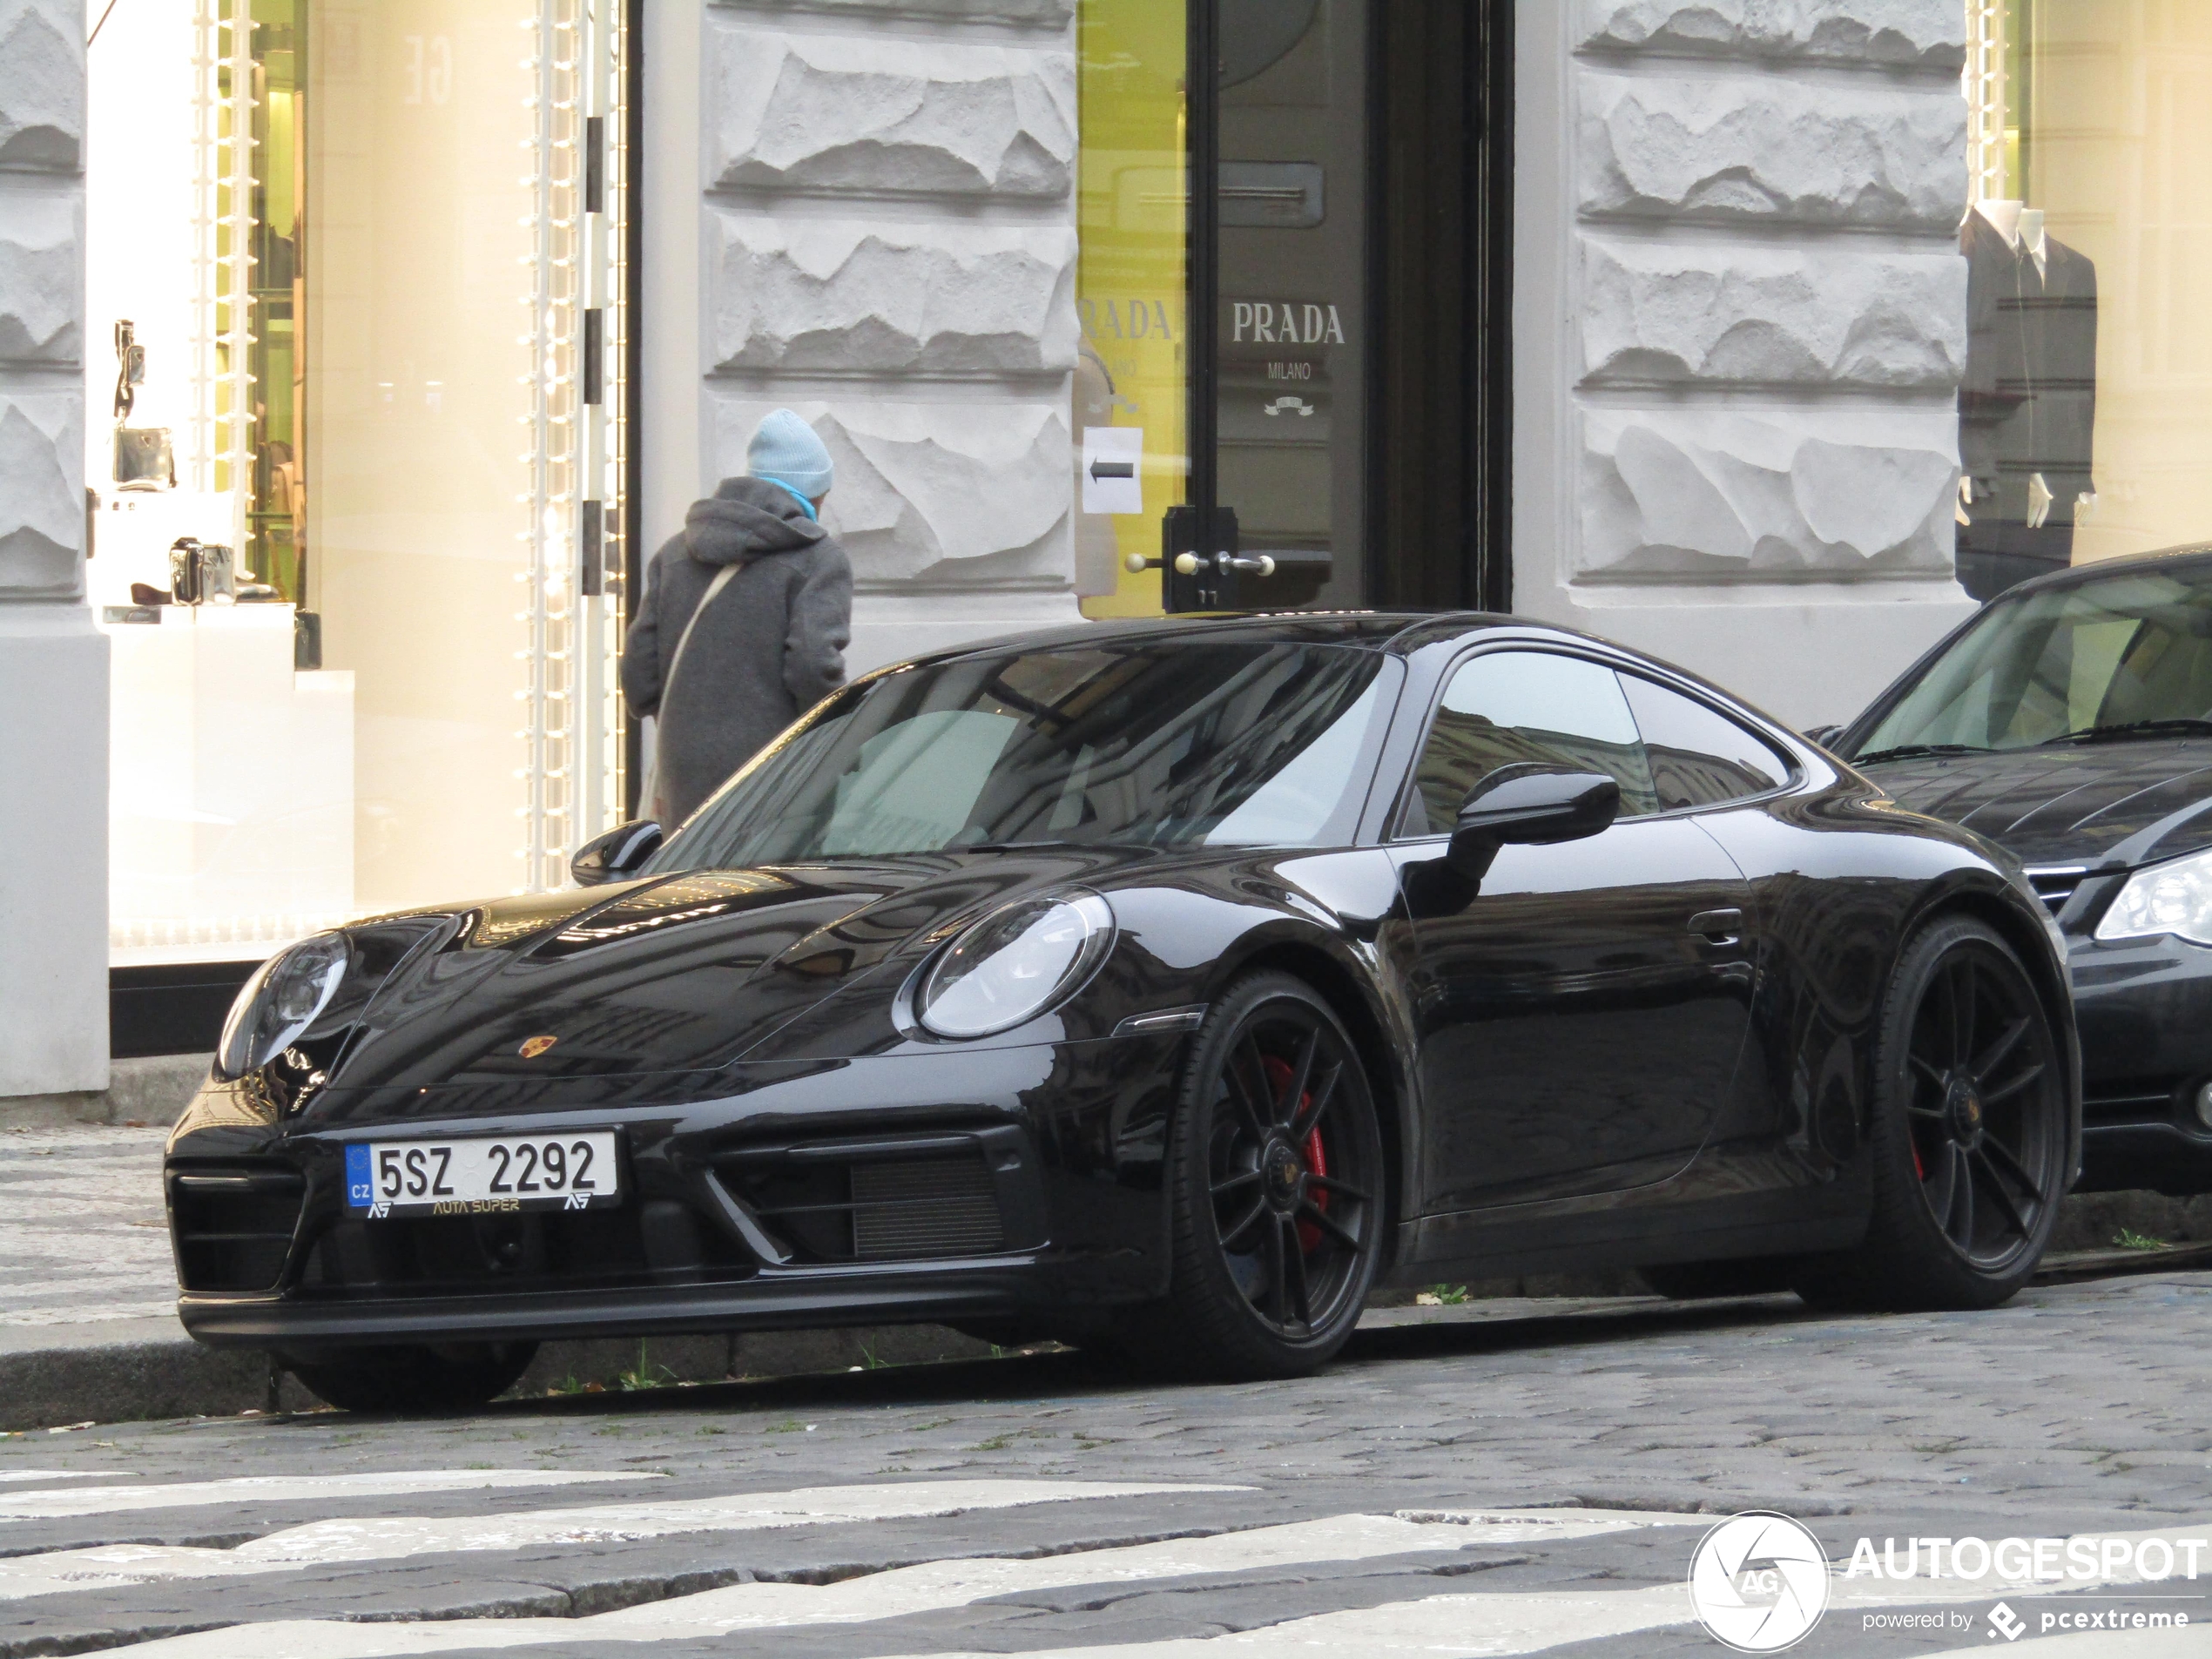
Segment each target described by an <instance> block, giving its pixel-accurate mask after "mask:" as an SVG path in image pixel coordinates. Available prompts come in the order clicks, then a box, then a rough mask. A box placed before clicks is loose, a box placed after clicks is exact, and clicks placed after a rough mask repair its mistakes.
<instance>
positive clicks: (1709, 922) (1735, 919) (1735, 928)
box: [1689, 910, 1743, 945]
mask: <svg viewBox="0 0 2212 1659" xmlns="http://www.w3.org/2000/svg"><path fill="white" fill-rule="evenodd" d="M1689 931H1690V932H1692V933H1694V934H1703V935H1704V936H1705V938H1706V939H1707V940H1708V941H1710V942H1711V943H1713V944H1716V945H1737V944H1741V943H1742V942H1743V912H1742V911H1741V910H1701V911H1699V912H1698V913H1697V914H1696V915H1694V916H1692V917H1691V918H1690V919H1689Z"/></svg>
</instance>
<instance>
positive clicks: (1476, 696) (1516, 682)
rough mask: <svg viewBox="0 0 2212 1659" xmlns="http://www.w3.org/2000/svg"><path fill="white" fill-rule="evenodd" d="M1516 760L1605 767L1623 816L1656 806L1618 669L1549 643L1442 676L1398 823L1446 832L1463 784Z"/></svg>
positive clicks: (1412, 829)
mask: <svg viewBox="0 0 2212 1659" xmlns="http://www.w3.org/2000/svg"><path fill="white" fill-rule="evenodd" d="M1515 760H1535V761H1541V762H1543V763H1544V764H1546V765H1554V766H1567V767H1571V768H1572V769H1574V770H1575V771H1577V772H1602V773H1603V774H1605V775H1606V776H1607V777H1609V778H1612V779H1615V781H1617V782H1618V783H1619V784H1620V786H1621V815H1622V817H1623V818H1629V817H1634V816H1635V815H1637V814H1639V813H1649V812H1655V811H1657V810H1658V806H1657V800H1658V797H1657V795H1656V792H1655V791H1654V790H1653V787H1652V780H1651V769H1650V767H1649V765H1647V764H1646V762H1645V760H1644V753H1643V742H1642V738H1640V737H1639V736H1638V735H1637V732H1636V723H1635V717H1634V716H1633V715H1631V714H1630V712H1629V705H1628V701H1627V699H1626V698H1623V697H1622V693H1621V683H1620V681H1619V680H1618V679H1617V678H1615V675H1614V672H1613V671H1612V670H1611V669H1609V668H1607V667H1606V666H1604V665H1603V664H1600V663H1593V662H1588V661H1586V660H1584V659H1583V658H1579V657H1561V656H1555V655H1554V654H1553V653H1551V652H1549V651H1489V652H1487V653H1485V654H1484V655H1482V656H1480V657H1477V658H1474V659H1472V660H1471V661H1469V662H1467V663H1464V664H1461V665H1460V668H1459V669H1458V670H1457V671H1455V672H1454V673H1453V676H1452V678H1451V681H1450V683H1449V684H1447V685H1446V686H1445V688H1444V699H1443V702H1442V703H1441V704H1440V705H1439V706H1438V708H1437V711H1436V718H1435V720H1434V722H1433V724H1432V725H1430V727H1429V732H1428V738H1427V740H1426V742H1425V743H1424V744H1423V745H1421V755H1420V760H1419V762H1418V763H1416V765H1415V766H1414V768H1413V789H1412V790H1411V791H1410V792H1408V796H1407V799H1406V809H1405V815H1404V817H1403V819H1401V820H1400V822H1399V827H1398V833H1399V834H1400V835H1407V836H1414V835H1441V834H1443V833H1447V831H1449V830H1450V829H1451V827H1452V826H1453V824H1455V823H1457V822H1458V821H1459V816H1460V806H1461V805H1462V804H1463V803H1464V802H1465V801H1466V799H1467V792H1468V791H1470V790H1472V789H1473V788H1474V786H1475V785H1476V784H1478V783H1480V781H1481V780H1482V779H1484V778H1486V777H1487V776H1488V775H1489V774H1490V773H1491V772H1494V771H1495V770H1496V769H1497V768H1498V767H1500V766H1502V765H1507V764H1508V763H1509V762H1512V761H1515Z"/></svg>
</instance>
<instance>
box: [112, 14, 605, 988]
mask: <svg viewBox="0 0 2212 1659" xmlns="http://www.w3.org/2000/svg"><path fill="white" fill-rule="evenodd" d="M624 44H625V43H624V35H623V28H622V20H621V17H620V16H619V14H618V13H615V14H610V13H607V12H606V11H605V10H604V8H603V7H601V6H598V5H597V4H595V3H592V0H145V3H139V4H135V5H130V6H126V7H125V8H122V9H121V10H118V11H115V12H113V13H112V14H111V16H110V17H108V18H107V19H106V20H105V23H104V24H103V25H102V27H101V28H100V30H99V31H98V35H97V36H96V37H94V39H93V41H92V43H91V47H90V49H89V52H88V60H89V80H90V96H91V124H90V130H91V141H90V148H89V152H88V158H87V164H88V165H87V174H88V192H87V198H88V199H87V210H86V212H87V226H86V233H87V282H86V288H87V311H88V317H89V320H90V327H91V330H92V332H93V337H94V338H96V339H99V340H101V341H104V342H105V341H106V340H108V339H109V338H112V340H113V342H114V355H113V358H112V360H111V361H110V360H108V359H107V358H106V356H105V354H101V356H100V361H97V362H95V363H94V364H93V365H92V366H91V368H90V369H89V371H88V384H87V393H88V409H89V411H90V413H91V417H92V418H91V420H90V421H88V424H87V434H86V449H87V454H86V462H87V465H86V477H87V480H88V482H90V483H91V502H89V503H88V506H89V508H90V509H91V523H92V526H93V540H92V555H93V556H92V558H91V562H90V563H89V566H88V571H89V577H90V583H91V591H92V598H93V603H94V605H95V614H96V617H98V622H99V624H100V626H101V627H102V628H103V629H104V630H105V631H106V632H107V633H108V634H109V636H110V637H111V652H112V655H111V660H112V663H113V683H112V697H111V718H112V739H113V749H112V778H113V785H112V803H113V805H112V826H111V827H112V837H113V840H112V848H113V850H112V872H113V874H112V887H111V956H112V960H113V961H115V962H116V963H117V964H118V965H132V964H139V963H152V962H161V961H191V960H201V961H233V960H248V959H253V958H256V957H259V956H261V955H265V954H267V953H268V952H269V951H270V950H272V949H273V948H276V947H277V946H279V945H281V944H283V943H285V942H287V941H289V940H291V939H294V938H297V937H299V936H300V935H301V934H306V933H308V932H312V931H314V930H315V929H317V928H320V927H328V926H330V925H332V924H334V923H335V922H337V921H342V920H345V919H347V918H348V917H351V916H354V915H356V914H361V913H364V912H368V911H374V910H382V909H388V908H393V907H401V906H406V905H410V904H416V903H422V902H428V901H435V900H442V899H446V898H449V897H453V896H456V895H466V894H475V893H498V892H529V891H536V890H540V889H543V888H544V887H550V886H554V885H557V884H558V883H559V882H561V881H562V880H564V879H565V875H566V868H565V867H566V860H567V856H568V853H569V852H570V849H572V848H573V847H574V846H576V845H577V844H578V843H579V842H580V841H582V840H586V839H589V838H590V836H591V835H593V834H595V833H597V832H598V831H599V830H601V829H602V828H604V827H605V826H608V825H610V824H611V823H612V822H614V821H616V820H617V819H618V818H619V817H620V815H621V804H622V786H623V779H622V775H621V771H620V754H619V736H620V710H619V705H618V702H617V693H616V690H615V678H614V670H615V664H614V660H613V659H614V654H615V651H616V649H617V640H618V635H619V626H620V615H619V610H620V604H621V588H622V572H623V570H624V560H625V554H626V549H625V547H624V541H623V529H624V523H626V515H625V512H624V493H623V489H622V482H623V475H624V452H623V446H624V424H623V415H624V396H625V395H626V390H627V388H626V385H625V382H624V376H623V374H622V372H621V370H622V364H623V362H624V357H625V353H624V348H623V347H624V332H625V331H624V287H623V284H624V274H625V273H624V269H623V265H622V253H623V248H624V233H623V232H624V217H625V207H626V191H625V189H624V179H626V177H627V167H626V165H625V153H626V152H625V147H624V134H625V132H626V124H625V121H626V111H625V109H624V105H623V100H622V91H623V86H624V72H623V52H624Z"/></svg>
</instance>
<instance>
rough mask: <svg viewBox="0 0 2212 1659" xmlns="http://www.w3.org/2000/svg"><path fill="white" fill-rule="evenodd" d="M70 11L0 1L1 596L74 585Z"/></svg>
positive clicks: (79, 472)
mask: <svg viewBox="0 0 2212 1659" xmlns="http://www.w3.org/2000/svg"><path fill="white" fill-rule="evenodd" d="M82 13H83V8H82V7H80V6H77V5H73V4H71V3H68V0H0V604H11V603H22V602H25V601H33V602H45V603H51V602H54V601H57V600H59V601H66V600H72V599H78V598H80V597H82V596H83V593H84V561H83V559H82V556H81V550H82V543H83V540H84V385H83V381H82V378H81V376H82V374H83V372H84V368H83V354H84V161H83V156H84V20H83V15H82Z"/></svg>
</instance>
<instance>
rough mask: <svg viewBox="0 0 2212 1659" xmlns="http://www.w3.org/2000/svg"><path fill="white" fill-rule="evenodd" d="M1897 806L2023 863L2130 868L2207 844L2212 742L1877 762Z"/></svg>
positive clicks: (2211, 823)
mask: <svg viewBox="0 0 2212 1659" xmlns="http://www.w3.org/2000/svg"><path fill="white" fill-rule="evenodd" d="M1858 770H1859V771H1860V772H1863V773H1865V776H1866V777H1868V778H1869V779H1872V780H1873V781H1874V782H1875V783H1876V784H1878V785H1879V786H1881V787H1882V788H1883V789H1884V790H1885V792H1888V794H1889V795H1890V796H1891V797H1892V799H1895V800H1896V801H1897V802H1898V804H1899V805H1900V806H1909V807H1911V808H1912V810H1913V811H1915V812H1919V813H1926V814H1928V816H1930V817H1931V818H1940V819H1947V820H1948V821H1949V822H1951V823H1953V824H1959V825H1962V826H1965V827H1966V828H1967V829H1970V830H1974V831H1976V832H1978V833H1980V834H1983V835H1986V836H1987V837H1988V838H1989V839H1990V840H1993V841H1995V842H1996V843H1997V844H1998V845H1999V846H2002V847H2004V848H2005V849H2006V851H2007V852H2009V853H2012V854H2013V856H2014V857H2016V858H2018V859H2019V860H2020V861H2021V862H2022V863H2023V864H2030V865H2050V864H2079V865H2084V866H2087V867H2092V868H2096V867H2134V866H2135V865H2139V864H2147V863H2150V862H2153V861H2155V860H2160V859H2168V858H2173V857H2175V856H2177V855H2179V854H2181V853H2192V852H2195V851H2196V850H2197V849H2198V848H2200V847H2203V846H2212V743H2209V742H2206V741H2203V740H2202V739H2182V740H2157V741H2132V742H2129V741H2119V742H2108V743H2096V744H2084V745H2073V744H2067V745H2054V746H2052V747H2048V748H2037V749H2013V750H2007V751H2004V752H1998V753H1994V754H1986V755H1984V754H1964V755H1941V756H1930V757H1926V758H1916V759H1900V760H1891V761H1877V762H1875V763H1873V764H1871V765H1864V766H1860V767H1859V768H1858Z"/></svg>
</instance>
